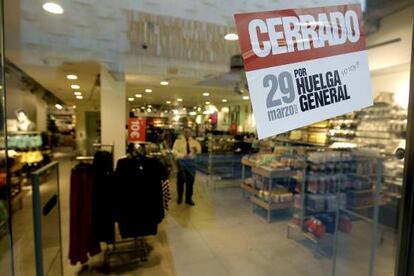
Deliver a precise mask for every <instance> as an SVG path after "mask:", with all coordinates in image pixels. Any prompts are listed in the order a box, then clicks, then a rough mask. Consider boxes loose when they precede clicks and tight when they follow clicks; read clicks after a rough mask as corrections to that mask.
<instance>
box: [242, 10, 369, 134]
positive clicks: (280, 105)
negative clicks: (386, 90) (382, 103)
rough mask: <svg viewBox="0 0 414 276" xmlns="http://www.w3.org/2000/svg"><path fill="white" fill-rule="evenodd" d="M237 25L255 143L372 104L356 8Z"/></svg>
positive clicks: (281, 14)
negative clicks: (254, 123)
mask: <svg viewBox="0 0 414 276" xmlns="http://www.w3.org/2000/svg"><path fill="white" fill-rule="evenodd" d="M235 20H236V25H237V30H238V34H239V42H240V47H241V50H242V56H243V60H244V67H245V70H246V77H247V82H248V85H249V92H250V98H251V101H252V105H253V112H254V117H255V120H256V126H257V132H258V136H259V138H260V139H262V138H266V137H269V136H273V135H276V134H280V133H283V132H286V131H289V130H292V129H295V128H299V127H303V126H306V125H309V124H312V123H315V122H319V121H322V120H326V119H329V118H332V117H335V116H339V115H342V114H345V113H348V112H351V111H354V110H358V109H361V108H364V107H367V106H370V105H372V103H373V100H372V94H371V84H370V75H369V70H368V54H367V51H366V47H365V33H364V31H363V29H362V12H361V7H360V5H357V4H355V5H341V6H329V7H319V8H306V9H305V8H303V9H289V10H276V11H268V12H258V13H244V14H236V15H235Z"/></svg>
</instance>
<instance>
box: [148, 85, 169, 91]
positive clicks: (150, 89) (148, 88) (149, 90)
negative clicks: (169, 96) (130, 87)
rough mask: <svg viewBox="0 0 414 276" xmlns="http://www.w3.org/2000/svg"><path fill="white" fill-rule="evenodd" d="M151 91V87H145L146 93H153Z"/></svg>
mask: <svg viewBox="0 0 414 276" xmlns="http://www.w3.org/2000/svg"><path fill="white" fill-rule="evenodd" d="M167 84H168V83H167ZM151 92H152V89H149V88H147V89H145V93H151Z"/></svg>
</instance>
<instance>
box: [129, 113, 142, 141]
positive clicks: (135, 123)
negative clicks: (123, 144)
mask: <svg viewBox="0 0 414 276" xmlns="http://www.w3.org/2000/svg"><path fill="white" fill-rule="evenodd" d="M145 128H146V121H145V119H142V118H129V119H128V142H143V141H145Z"/></svg>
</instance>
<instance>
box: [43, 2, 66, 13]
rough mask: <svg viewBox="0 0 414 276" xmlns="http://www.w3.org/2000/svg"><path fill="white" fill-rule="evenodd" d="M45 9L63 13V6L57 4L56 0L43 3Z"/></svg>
mask: <svg viewBox="0 0 414 276" xmlns="http://www.w3.org/2000/svg"><path fill="white" fill-rule="evenodd" d="M42 7H43V9H44V10H45V11H47V12H50V13H53V14H62V13H63V8H62V6H61V5H59V4H56V3H54V2H46V3H44V4H43V6H42Z"/></svg>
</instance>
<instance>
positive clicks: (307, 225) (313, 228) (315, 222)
mask: <svg viewBox="0 0 414 276" xmlns="http://www.w3.org/2000/svg"><path fill="white" fill-rule="evenodd" d="M303 225H304V230H305V231H307V232H309V233H311V234H313V235H314V236H315V237H316V238H323V236H324V235H325V233H326V229H325V225H324V224H323V223H322V222H321V221H320V220H319V219H317V218H316V217H309V218H307V219H305V221H304V223H303Z"/></svg>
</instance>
